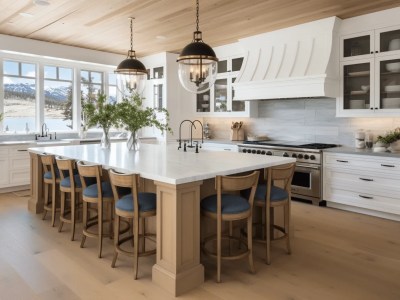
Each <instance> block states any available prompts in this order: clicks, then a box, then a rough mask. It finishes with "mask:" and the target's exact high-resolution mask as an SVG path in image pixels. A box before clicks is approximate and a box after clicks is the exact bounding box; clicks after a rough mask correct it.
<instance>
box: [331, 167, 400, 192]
mask: <svg viewBox="0 0 400 300" xmlns="http://www.w3.org/2000/svg"><path fill="white" fill-rule="evenodd" d="M379 175H380V174H379V173H377V174H373V173H371V172H366V171H365V172H363V171H353V172H352V170H340V169H337V168H326V169H325V178H324V179H325V181H326V183H327V184H328V185H330V186H332V187H335V188H342V187H348V188H351V190H352V191H355V192H367V193H371V194H374V195H381V196H384V197H387V196H388V197H394V198H396V197H400V184H399V182H400V174H399V176H397V177H396V176H390V177H389V176H379Z"/></svg>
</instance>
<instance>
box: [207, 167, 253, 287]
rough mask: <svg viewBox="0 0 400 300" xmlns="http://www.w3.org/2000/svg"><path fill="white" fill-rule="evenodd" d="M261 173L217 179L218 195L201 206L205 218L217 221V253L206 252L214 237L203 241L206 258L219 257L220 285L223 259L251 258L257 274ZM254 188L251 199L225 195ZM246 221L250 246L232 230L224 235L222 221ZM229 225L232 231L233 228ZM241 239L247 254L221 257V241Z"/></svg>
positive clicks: (251, 267)
mask: <svg viewBox="0 0 400 300" xmlns="http://www.w3.org/2000/svg"><path fill="white" fill-rule="evenodd" d="M259 174H260V172H259V171H254V172H252V173H251V174H249V175H244V176H216V178H215V185H216V190H217V194H215V195H211V196H208V197H206V198H204V199H203V200H202V201H201V203H200V206H201V212H202V215H204V216H206V217H210V218H212V219H215V220H217V234H216V235H217V239H216V240H217V252H216V253H215V252H211V251H209V250H208V249H206V244H207V243H208V242H210V241H213V240H215V236H211V237H208V238H206V239H204V240H203V241H202V243H201V248H202V250H203V252H204V253H205V254H206V255H209V256H212V257H215V258H217V282H221V259H226V260H233V259H241V258H244V257H248V259H249V266H250V270H251V272H252V273H254V272H255V270H254V264H253V249H252V248H253V247H252V211H253V202H254V195H255V192H256V188H257V183H258V177H259ZM247 189H251V191H250V193H249V197H248V198H246V197H243V196H241V195H239V194H232V193H226V192H239V191H243V190H247ZM243 219H244V220H247V232H248V237H247V243H246V242H245V241H244V240H241V239H240V238H239V239H238V238H235V237H233V234H232V230H230V232H229V234H228V235H222V221H231V222H232V221H236V220H243ZM231 228H232V227H231V224H230V229H231ZM223 238H224V239H228V240H229V241H230V240H231V239H235V240H239V244H244V245H245V246H246V251H245V252H243V253H240V254H238V255H224V256H223V255H222V250H221V240H222V239H223Z"/></svg>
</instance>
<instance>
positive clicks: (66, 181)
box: [60, 174, 82, 188]
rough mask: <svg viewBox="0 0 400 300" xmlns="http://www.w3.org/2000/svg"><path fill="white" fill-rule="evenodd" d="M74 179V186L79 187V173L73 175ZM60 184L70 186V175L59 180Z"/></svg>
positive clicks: (80, 185)
mask: <svg viewBox="0 0 400 300" xmlns="http://www.w3.org/2000/svg"><path fill="white" fill-rule="evenodd" d="M74 180H75V186H76V187H77V188H81V187H82V183H81V178H80V177H79V174H75V175H74ZM60 185H61V186H63V187H71V180H70V177H69V176H68V177H65V178H64V179H63V180H61V182H60Z"/></svg>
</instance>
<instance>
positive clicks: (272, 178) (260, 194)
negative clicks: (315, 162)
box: [255, 163, 296, 264]
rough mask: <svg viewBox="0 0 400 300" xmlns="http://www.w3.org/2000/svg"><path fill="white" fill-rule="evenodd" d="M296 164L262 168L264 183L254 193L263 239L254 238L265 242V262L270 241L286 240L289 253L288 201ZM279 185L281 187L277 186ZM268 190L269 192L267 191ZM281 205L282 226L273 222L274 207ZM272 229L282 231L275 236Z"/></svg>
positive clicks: (268, 256)
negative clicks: (261, 209) (259, 212)
mask: <svg viewBox="0 0 400 300" xmlns="http://www.w3.org/2000/svg"><path fill="white" fill-rule="evenodd" d="M295 166H296V164H295V163H291V164H287V165H285V166H282V167H270V168H267V169H265V170H264V180H265V182H266V183H262V184H259V185H258V186H257V190H256V195H255V206H256V207H262V208H264V209H263V220H265V222H264V224H262V226H263V227H264V229H265V232H264V239H261V240H256V239H255V241H261V242H265V243H266V263H267V264H270V263H271V253H270V248H271V241H272V240H281V239H285V240H286V248H287V252H288V254H291V246H290V201H291V183H292V178H293V174H294V169H295ZM278 185H280V186H281V187H279V186H278ZM267 191H270V192H267ZM276 207H283V217H284V226H283V227H282V226H279V225H277V224H275V222H274V209H275V208H276ZM274 229H276V230H278V231H280V232H282V233H283V235H282V236H280V237H278V238H275V237H274Z"/></svg>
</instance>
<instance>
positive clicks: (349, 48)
mask: <svg viewBox="0 0 400 300" xmlns="http://www.w3.org/2000/svg"><path fill="white" fill-rule="evenodd" d="M373 54H374V31H373V30H372V31H366V32H363V33H357V34H350V35H346V36H343V37H341V39H340V57H341V59H342V60H351V59H362V58H368V57H372V55H373Z"/></svg>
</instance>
